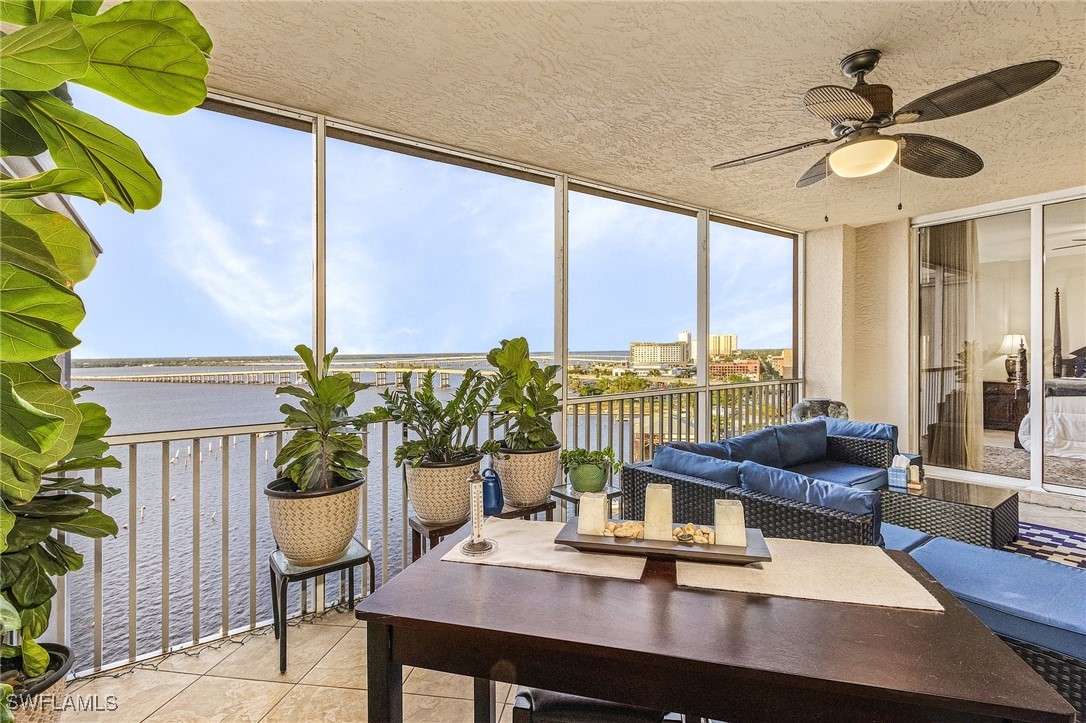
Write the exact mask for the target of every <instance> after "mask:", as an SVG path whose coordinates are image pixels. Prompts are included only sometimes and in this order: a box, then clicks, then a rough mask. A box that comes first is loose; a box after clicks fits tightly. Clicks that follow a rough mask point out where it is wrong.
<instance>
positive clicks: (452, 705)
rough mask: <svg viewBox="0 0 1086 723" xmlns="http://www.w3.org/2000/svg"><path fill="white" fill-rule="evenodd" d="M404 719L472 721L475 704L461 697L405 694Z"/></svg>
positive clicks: (411, 721) (414, 721)
mask: <svg viewBox="0 0 1086 723" xmlns="http://www.w3.org/2000/svg"><path fill="white" fill-rule="evenodd" d="M403 719H404V723H471V721H472V720H473V719H474V704H473V703H472V702H471V701H470V700H462V699H460V698H438V697H435V696H430V695H405V696H404V697H403Z"/></svg>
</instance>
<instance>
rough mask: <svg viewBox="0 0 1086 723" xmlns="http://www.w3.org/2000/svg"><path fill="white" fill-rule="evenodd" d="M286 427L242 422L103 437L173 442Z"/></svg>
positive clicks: (116, 442)
mask: <svg viewBox="0 0 1086 723" xmlns="http://www.w3.org/2000/svg"><path fill="white" fill-rule="evenodd" d="M284 429H286V426H285V425H284V424H283V423H282V422H269V423H267V424H242V425H237V426H233V427H203V428H200V429H177V430H169V431H162V432H140V433H138V434H113V435H109V436H107V437H103V439H104V440H105V441H106V442H108V443H109V444H111V445H122V444H140V443H144V442H173V441H177V440H183V439H193V438H196V437H201V438H203V437H225V436H233V435H238V434H260V433H262V432H279V431H282V430H284Z"/></svg>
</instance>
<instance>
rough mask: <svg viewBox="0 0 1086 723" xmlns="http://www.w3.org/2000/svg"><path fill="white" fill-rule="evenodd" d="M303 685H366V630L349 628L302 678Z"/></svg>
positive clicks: (341, 686) (346, 686)
mask: <svg viewBox="0 0 1086 723" xmlns="http://www.w3.org/2000/svg"><path fill="white" fill-rule="evenodd" d="M301 682H302V684H303V685H327V686H333V687H336V688H365V687H366V631H365V630H359V629H358V628H349V629H348V630H347V634H346V635H344V636H343V637H342V638H341V639H340V641H339V642H338V643H336V644H335V645H334V646H333V647H332V649H331V650H329V651H328V652H327V653H326V654H325V656H324V657H323V658H321V659H320V661H318V662H317V664H316V665H314V666H313V668H312V670H310V671H309V672H308V673H306V674H305V677H304V678H302V681H301Z"/></svg>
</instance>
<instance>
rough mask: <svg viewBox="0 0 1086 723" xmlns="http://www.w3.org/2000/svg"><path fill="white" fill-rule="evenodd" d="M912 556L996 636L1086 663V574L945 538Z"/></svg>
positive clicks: (911, 553)
mask: <svg viewBox="0 0 1086 723" xmlns="http://www.w3.org/2000/svg"><path fill="white" fill-rule="evenodd" d="M909 554H910V555H912V557H913V559H915V560H916V561H917V562H919V563H920V564H921V565H922V566H923V567H924V569H925V570H927V571H928V572H930V573H931V574H932V576H933V577H935V579H936V580H938V581H939V582H940V583H942V584H943V586H944V587H946V588H947V589H948V590H950V591H951V592H952V593H954V596H955V597H957V598H958V599H959V600H961V601H962V602H963V603H965V606H966V607H968V608H969V609H970V610H971V611H972V612H973V614H974V615H976V616H977V617H978V618H980V619H981V621H982V622H983V623H984V624H985V625H987V626H988V627H989V628H990V629H991V630H992V631H993V632H995V633H998V634H999V635H1002V636H1005V637H1008V638H1013V639H1015V640H1019V641H1022V642H1024V643H1031V644H1033V645H1035V646H1039V647H1042V648H1047V649H1048V650H1054V651H1056V652H1057V653H1062V654H1064V655H1069V656H1071V657H1072V658H1075V659H1077V660H1086V614H1084V611H1086V570H1080V569H1078V568H1074V567H1070V566H1068V565H1061V564H1060V563H1058V562H1049V561H1048V560H1038V559H1036V558H1031V557H1026V556H1025V555H1017V554H1015V553H1013V552H1006V551H1003V550H993V549H990V548H987V547H977V546H975V545H969V544H966V543H964V542H958V541H956V540H948V539H946V538H943V537H936V538H935V539H933V540H931V541H929V542H927V543H925V544H923V545H921V546H920V547H918V548H916V549H915V550H913V551H912V552H910V553H909Z"/></svg>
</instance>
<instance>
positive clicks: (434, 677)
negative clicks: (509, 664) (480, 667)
mask: <svg viewBox="0 0 1086 723" xmlns="http://www.w3.org/2000/svg"><path fill="white" fill-rule="evenodd" d="M403 691H404V693H412V694H416V695H430V696H438V697H442V698H467V699H468V700H472V699H473V698H474V697H475V683H474V681H473V680H472V679H471V678H468V677H466V676H463V675H453V674H452V673H442V672H440V671H437V670H427V669H426V668H415V672H413V673H411V677H409V678H408V679H407V681H406V682H405V683H404V686H403ZM495 695H496V696H497V699H498V701H499V702H501V701H504V700H505V698H506V696H507V695H509V684H508V683H498V684H497V685H496V686H495Z"/></svg>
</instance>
